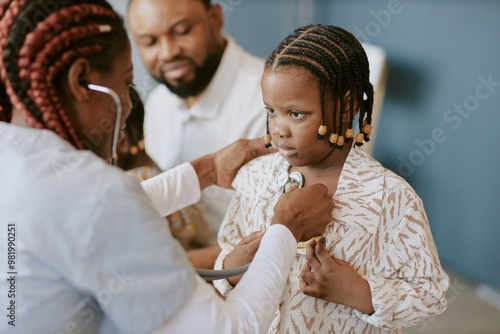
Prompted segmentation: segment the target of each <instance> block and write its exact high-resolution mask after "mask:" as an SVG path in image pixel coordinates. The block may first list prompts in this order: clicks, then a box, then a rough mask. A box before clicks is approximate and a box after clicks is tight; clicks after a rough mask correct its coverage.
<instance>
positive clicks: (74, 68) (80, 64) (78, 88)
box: [66, 58, 92, 103]
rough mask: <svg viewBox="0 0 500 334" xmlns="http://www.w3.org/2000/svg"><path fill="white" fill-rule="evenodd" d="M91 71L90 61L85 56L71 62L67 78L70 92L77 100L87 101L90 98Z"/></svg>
mask: <svg viewBox="0 0 500 334" xmlns="http://www.w3.org/2000/svg"><path fill="white" fill-rule="evenodd" d="M91 72H92V70H91V66H90V63H89V61H88V60H87V59H85V58H79V59H77V60H76V61H75V62H73V64H71V66H70V68H69V70H68V74H67V78H66V79H67V83H68V88H69V92H70V93H71V95H73V98H74V99H75V100H76V101H79V102H84V103H85V102H88V101H89V100H90V95H89V94H90V93H89V89H88V83H89V77H90V75H91Z"/></svg>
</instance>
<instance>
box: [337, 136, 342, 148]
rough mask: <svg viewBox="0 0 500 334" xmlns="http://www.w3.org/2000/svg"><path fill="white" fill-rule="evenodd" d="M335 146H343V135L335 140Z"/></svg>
mask: <svg viewBox="0 0 500 334" xmlns="http://www.w3.org/2000/svg"><path fill="white" fill-rule="evenodd" d="M337 146H344V136H340V137H339V139H338V140H337Z"/></svg>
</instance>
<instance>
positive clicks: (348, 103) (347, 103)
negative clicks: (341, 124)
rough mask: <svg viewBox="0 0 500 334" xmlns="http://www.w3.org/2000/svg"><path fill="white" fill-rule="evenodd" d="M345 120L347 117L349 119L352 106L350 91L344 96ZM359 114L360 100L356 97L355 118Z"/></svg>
mask: <svg viewBox="0 0 500 334" xmlns="http://www.w3.org/2000/svg"><path fill="white" fill-rule="evenodd" d="M344 106H345V107H344V108H345V110H344V118H345V117H349V108H350V106H351V91H350V90H348V91H347V92H346V93H345V94H344ZM358 112H359V101H358V99H357V98H356V96H354V116H356V115H357V114H358Z"/></svg>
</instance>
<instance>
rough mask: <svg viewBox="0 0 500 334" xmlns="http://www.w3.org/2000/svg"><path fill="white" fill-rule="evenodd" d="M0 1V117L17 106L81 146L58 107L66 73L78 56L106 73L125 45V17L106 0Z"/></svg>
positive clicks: (33, 123) (39, 125)
mask: <svg viewBox="0 0 500 334" xmlns="http://www.w3.org/2000/svg"><path fill="white" fill-rule="evenodd" d="M0 1H1V2H0V70H1V72H0V79H1V80H0V98H1V100H0V121H4V122H9V121H10V119H11V116H12V110H13V109H15V110H17V111H19V112H20V113H21V114H22V116H23V118H24V119H25V120H26V121H27V122H28V124H29V125H30V126H32V127H34V128H39V129H50V130H52V131H54V132H55V133H57V134H58V135H59V136H60V137H62V138H64V139H66V140H67V141H68V142H70V143H71V144H72V145H74V146H75V147H76V148H78V149H85V147H84V145H83V144H82V142H81V141H80V140H79V138H78V135H77V134H76V131H75V130H74V128H73V126H72V124H71V123H70V121H69V119H68V116H67V114H66V112H65V110H64V109H63V106H62V103H63V96H62V94H63V93H62V88H63V85H64V78H65V74H66V73H67V70H68V69H69V67H70V66H71V64H72V63H73V62H74V61H75V60H77V59H79V58H82V57H83V58H86V59H88V61H89V62H90V64H91V66H92V68H93V69H95V70H97V71H100V72H102V73H108V72H109V71H110V70H111V68H112V64H113V59H114V58H115V55H116V54H119V53H120V52H123V51H124V50H126V48H127V46H128V37H127V33H126V31H125V28H124V24H123V20H122V19H121V18H120V17H119V16H118V15H117V14H116V12H115V11H114V10H113V8H112V7H111V6H110V5H109V4H108V3H107V2H106V1H104V0H85V1H84V0H71V1H69V0H52V1H46V0H0Z"/></svg>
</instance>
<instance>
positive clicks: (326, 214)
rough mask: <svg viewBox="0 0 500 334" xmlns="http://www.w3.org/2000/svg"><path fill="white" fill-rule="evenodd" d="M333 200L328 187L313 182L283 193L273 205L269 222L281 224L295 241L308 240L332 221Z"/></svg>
mask: <svg viewBox="0 0 500 334" xmlns="http://www.w3.org/2000/svg"><path fill="white" fill-rule="evenodd" d="M332 211H333V201H332V199H331V198H330V197H328V188H327V187H326V186H325V185H323V184H313V185H310V186H306V187H304V188H301V189H296V190H294V191H291V192H290V193H287V194H283V195H282V196H281V197H280V199H279V200H278V203H276V205H275V207H274V216H273V220H272V222H271V224H283V225H285V226H286V227H288V228H289V229H290V231H291V232H292V234H293V235H294V237H295V239H297V241H301V240H302V241H304V240H309V239H310V238H312V237H317V236H320V235H322V234H323V232H324V231H325V227H326V225H328V224H329V223H330V222H331V221H332V219H333V218H332Z"/></svg>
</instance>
